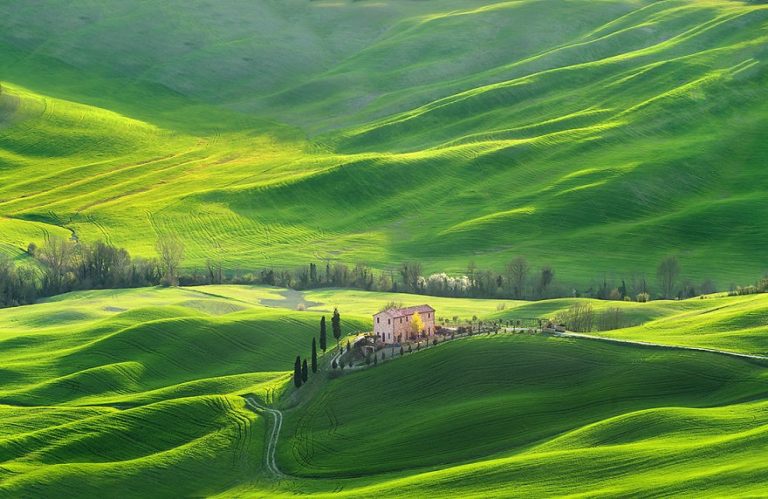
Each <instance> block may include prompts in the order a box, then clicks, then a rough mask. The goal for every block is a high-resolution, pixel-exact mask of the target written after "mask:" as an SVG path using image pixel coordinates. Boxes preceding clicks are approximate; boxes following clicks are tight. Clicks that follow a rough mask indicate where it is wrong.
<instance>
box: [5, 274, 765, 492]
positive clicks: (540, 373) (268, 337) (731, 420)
mask: <svg viewBox="0 0 768 499" xmlns="http://www.w3.org/2000/svg"><path fill="white" fill-rule="evenodd" d="M392 299H395V300H398V301H401V302H403V303H405V304H416V303H423V302H428V303H432V304H433V306H435V308H436V309H438V315H441V314H444V315H446V316H453V315H458V316H461V317H468V316H471V315H477V316H478V317H480V318H481V319H492V318H497V317H504V318H507V317H508V318H514V317H516V316H517V315H518V314H522V315H525V316H530V315H534V316H536V315H540V314H548V313H552V312H555V311H558V310H563V309H566V308H567V307H568V306H570V305H571V304H572V303H574V302H575V301H583V300H582V299H573V300H552V301H545V302H537V303H526V302H513V301H507V302H504V303H505V304H506V305H507V307H506V308H505V309H504V310H497V305H498V303H499V301H498V300H462V299H450V298H441V299H435V300H433V299H432V298H430V297H424V296H414V295H404V294H388V293H366V292H363V291H353V290H316V291H309V292H305V293H296V292H294V291H289V290H284V289H280V288H274V287H263V286H200V287H195V288H151V289H134V290H105V291H87V292H76V293H69V294H66V295H62V296H59V297H55V298H53V299H49V300H47V301H46V302H44V303H40V304H36V305H31V306H25V307H19V308H15V309H6V310H2V311H0V421H2V424H1V425H0V426H2V430H0V462H2V466H1V467H0V468H2V470H0V493H4V494H8V495H12V496H19V495H21V496H26V495H35V496H56V495H57V494H59V493H60V492H61V491H62V490H67V491H68V492H69V493H71V494H74V495H79V496H94V495H97V494H98V493H99V491H103V490H111V491H113V492H114V493H118V494H128V495H141V496H167V495H193V496H200V495H221V496H231V495H243V496H256V497H260V496H264V495H269V496H282V495H286V496H287V495H292V494H295V493H304V494H310V495H318V496H331V495H340V496H356V497H366V496H375V495H380V496H388V497H397V496H402V495H417V496H424V495H430V496H438V495H439V496H455V497H466V496H473V495H482V494H486V495H487V494H488V493H489V491H494V492H495V493H496V494H502V495H532V494H533V495H547V496H551V495H562V494H567V493H580V492H581V493H589V492H592V493H602V494H608V495H627V494H630V495H631V494H653V493H656V494H662V495H670V494H681V493H689V494H690V493H694V492H695V493H697V495H706V494H705V493H708V494H709V495H712V496H717V495H722V494H734V493H737V492H740V493H741V494H746V495H749V494H752V495H754V494H755V493H757V491H759V490H761V488H763V487H765V486H766V483H765V481H764V478H763V477H764V476H765V467H764V466H765V465H764V464H763V463H762V460H760V459H758V457H759V456H760V455H761V454H760V453H761V452H762V449H763V448H764V445H765V442H766V440H765V438H766V430H765V429H766V428H768V410H767V409H766V402H765V400H766V397H768V391H767V390H766V388H765V386H766V381H767V376H768V368H766V366H765V364H764V363H761V362H758V361H747V360H744V359H737V358H732V357H727V356H723V355H715V354H707V353H702V352H690V351H688V352H687V351H680V350H676V349H663V348H655V347H636V346H630V345H614V344H607V343H602V342H595V341H588V340H579V339H565V338H546V337H541V336H531V335H528V334H514V335H513V334H505V335H497V336H493V335H492V336H484V335H483V336H476V337H473V338H468V339H461V340H455V341H453V342H447V343H445V344H441V345H439V346H438V347H436V348H431V349H428V350H426V351H422V352H419V353H418V354H411V355H406V356H405V358H403V359H397V360H396V361H394V362H386V363H384V364H380V365H378V366H377V367H375V368H373V369H371V370H367V371H363V372H355V373H351V374H345V375H343V376H341V377H340V378H336V379H326V378H325V376H321V377H320V378H319V379H318V380H317V381H318V383H316V385H315V386H314V387H313V389H312V390H310V391H307V392H302V391H301V390H299V392H298V393H296V394H293V395H291V397H290V399H289V398H288V397H287V395H288V394H290V393H292V392H293V388H291V387H290V374H289V371H290V369H291V367H292V365H293V359H294V358H295V356H296V355H298V354H300V355H302V356H308V354H309V345H310V341H311V338H312V337H313V336H315V335H317V333H318V322H319V317H320V316H321V315H326V316H329V314H330V312H331V311H332V309H333V308H334V307H339V309H340V310H341V313H342V318H343V324H344V329H345V330H344V334H349V333H353V332H355V331H360V330H366V329H368V328H369V327H370V315H369V314H371V313H373V312H375V311H377V310H378V307H379V306H380V305H381V304H383V303H385V302H387V301H389V300H392ZM761 300H762V297H761V296H758V297H754V296H748V297H732V298H722V297H721V298H708V299H705V300H687V301H680V302H651V303H647V304H632V303H620V304H618V305H619V306H623V307H627V313H628V314H630V313H631V314H634V316H635V317H637V318H638V319H643V318H645V319H643V320H647V319H649V318H650V319H654V320H652V321H650V322H648V324H654V323H655V322H660V321H663V320H664V319H663V318H661V317H666V318H667V319H666V320H669V321H670V322H674V321H675V320H678V321H679V320H681V319H680V318H681V317H684V316H687V315H689V316H690V317H691V318H690V321H691V324H693V322H695V321H696V320H700V321H702V324H707V322H705V321H707V320H708V319H707V317H708V316H710V315H712V314H715V313H718V310H720V311H721V312H720V313H724V314H725V315H727V313H726V312H722V311H727V310H728V309H729V308H733V309H734V310H735V309H738V310H742V309H743V308H744V307H750V306H756V303H757V302H759V301H761ZM298 303H305V304H307V305H308V308H307V310H306V311H297V310H296V306H297V304H298ZM591 303H592V304H593V305H594V306H595V307H601V306H609V305H611V304H610V303H604V302H596V301H591ZM750 304H751V305H750ZM707 310H709V312H708V313H705V311H707ZM675 318H677V319H675ZM623 333H624V332H623V331H616V332H612V333H611V334H616V335H617V336H621V335H622V334H623ZM643 339H644V340H648V338H643ZM331 341H332V340H331ZM745 344H746V343H745ZM245 394H254V395H255V396H256V397H258V398H259V399H261V400H262V401H265V402H267V403H271V404H275V405H277V406H278V407H290V408H288V409H286V410H285V411H284V414H285V422H284V426H283V430H282V432H281V439H280V441H279V444H278V455H277V458H278V464H279V466H280V467H281V469H282V470H283V471H284V472H287V473H289V474H291V475H292V476H291V478H290V479H288V480H281V481H275V480H274V478H273V477H272V476H271V475H270V473H269V472H268V471H267V470H265V469H264V468H263V457H264V456H263V454H262V452H263V449H264V448H265V443H266V440H265V439H266V438H267V436H268V435H269V434H270V433H271V428H272V424H273V420H272V418H271V417H270V416H267V417H266V419H265V418H263V417H262V416H260V415H257V414H254V413H253V412H251V411H249V410H248V409H247V408H246V406H245V404H244V400H243V399H242V397H239V395H245ZM725 454H727V459H726V456H725ZM653 476H658V479H657V480H651V479H650V477H653Z"/></svg>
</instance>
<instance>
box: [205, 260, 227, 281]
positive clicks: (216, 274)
mask: <svg viewBox="0 0 768 499" xmlns="http://www.w3.org/2000/svg"><path fill="white" fill-rule="evenodd" d="M205 269H206V271H207V272H208V283H209V284H221V283H222V282H223V281H224V272H223V270H222V265H221V260H211V259H210V258H209V259H207V260H206V261H205Z"/></svg>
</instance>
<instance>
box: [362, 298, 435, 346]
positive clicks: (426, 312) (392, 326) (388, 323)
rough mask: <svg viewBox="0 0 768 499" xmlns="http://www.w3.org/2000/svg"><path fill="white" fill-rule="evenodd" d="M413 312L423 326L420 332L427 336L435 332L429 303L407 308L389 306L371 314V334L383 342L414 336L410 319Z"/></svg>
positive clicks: (411, 319)
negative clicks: (389, 307) (387, 308)
mask: <svg viewBox="0 0 768 499" xmlns="http://www.w3.org/2000/svg"><path fill="white" fill-rule="evenodd" d="M413 314H419V316H420V317H421V322H422V323H423V324H424V328H423V329H422V331H421V333H423V334H426V335H427V336H432V335H434V334H435V309H434V308H432V307H430V306H429V305H419V306H416V307H407V308H391V309H389V310H384V311H383V312H379V313H378V314H376V315H374V316H373V334H375V335H376V336H377V337H378V338H379V339H380V340H381V341H383V342H384V343H399V342H401V341H404V340H406V339H409V338H412V337H415V336H416V335H415V334H414V332H413V327H412V325H411V324H412V321H413Z"/></svg>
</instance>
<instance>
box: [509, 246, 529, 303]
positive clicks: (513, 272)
mask: <svg viewBox="0 0 768 499" xmlns="http://www.w3.org/2000/svg"><path fill="white" fill-rule="evenodd" d="M529 269H530V267H529V266H528V261H527V260H526V259H525V258H523V257H522V256H518V257H517V258H515V259H514V260H512V261H511V262H509V263H508V264H507V282H509V286H510V287H511V288H512V296H513V297H514V298H517V299H518V300H519V299H521V298H523V295H524V292H525V280H526V279H527V278H528V271H529Z"/></svg>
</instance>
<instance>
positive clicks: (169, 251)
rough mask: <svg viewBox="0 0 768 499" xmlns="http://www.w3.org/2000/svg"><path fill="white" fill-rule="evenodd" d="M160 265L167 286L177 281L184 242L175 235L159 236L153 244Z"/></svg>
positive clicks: (176, 283) (173, 284)
mask: <svg viewBox="0 0 768 499" xmlns="http://www.w3.org/2000/svg"><path fill="white" fill-rule="evenodd" d="M155 249H156V250H157V255H158V256H159V257H160V266H161V268H162V270H163V280H164V282H165V283H166V284H167V285H169V286H176V285H178V283H179V265H181V261H182V260H183V259H184V243H182V242H181V240H180V239H179V238H177V237H175V236H161V237H160V238H159V239H158V240H157V243H156V244H155Z"/></svg>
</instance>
